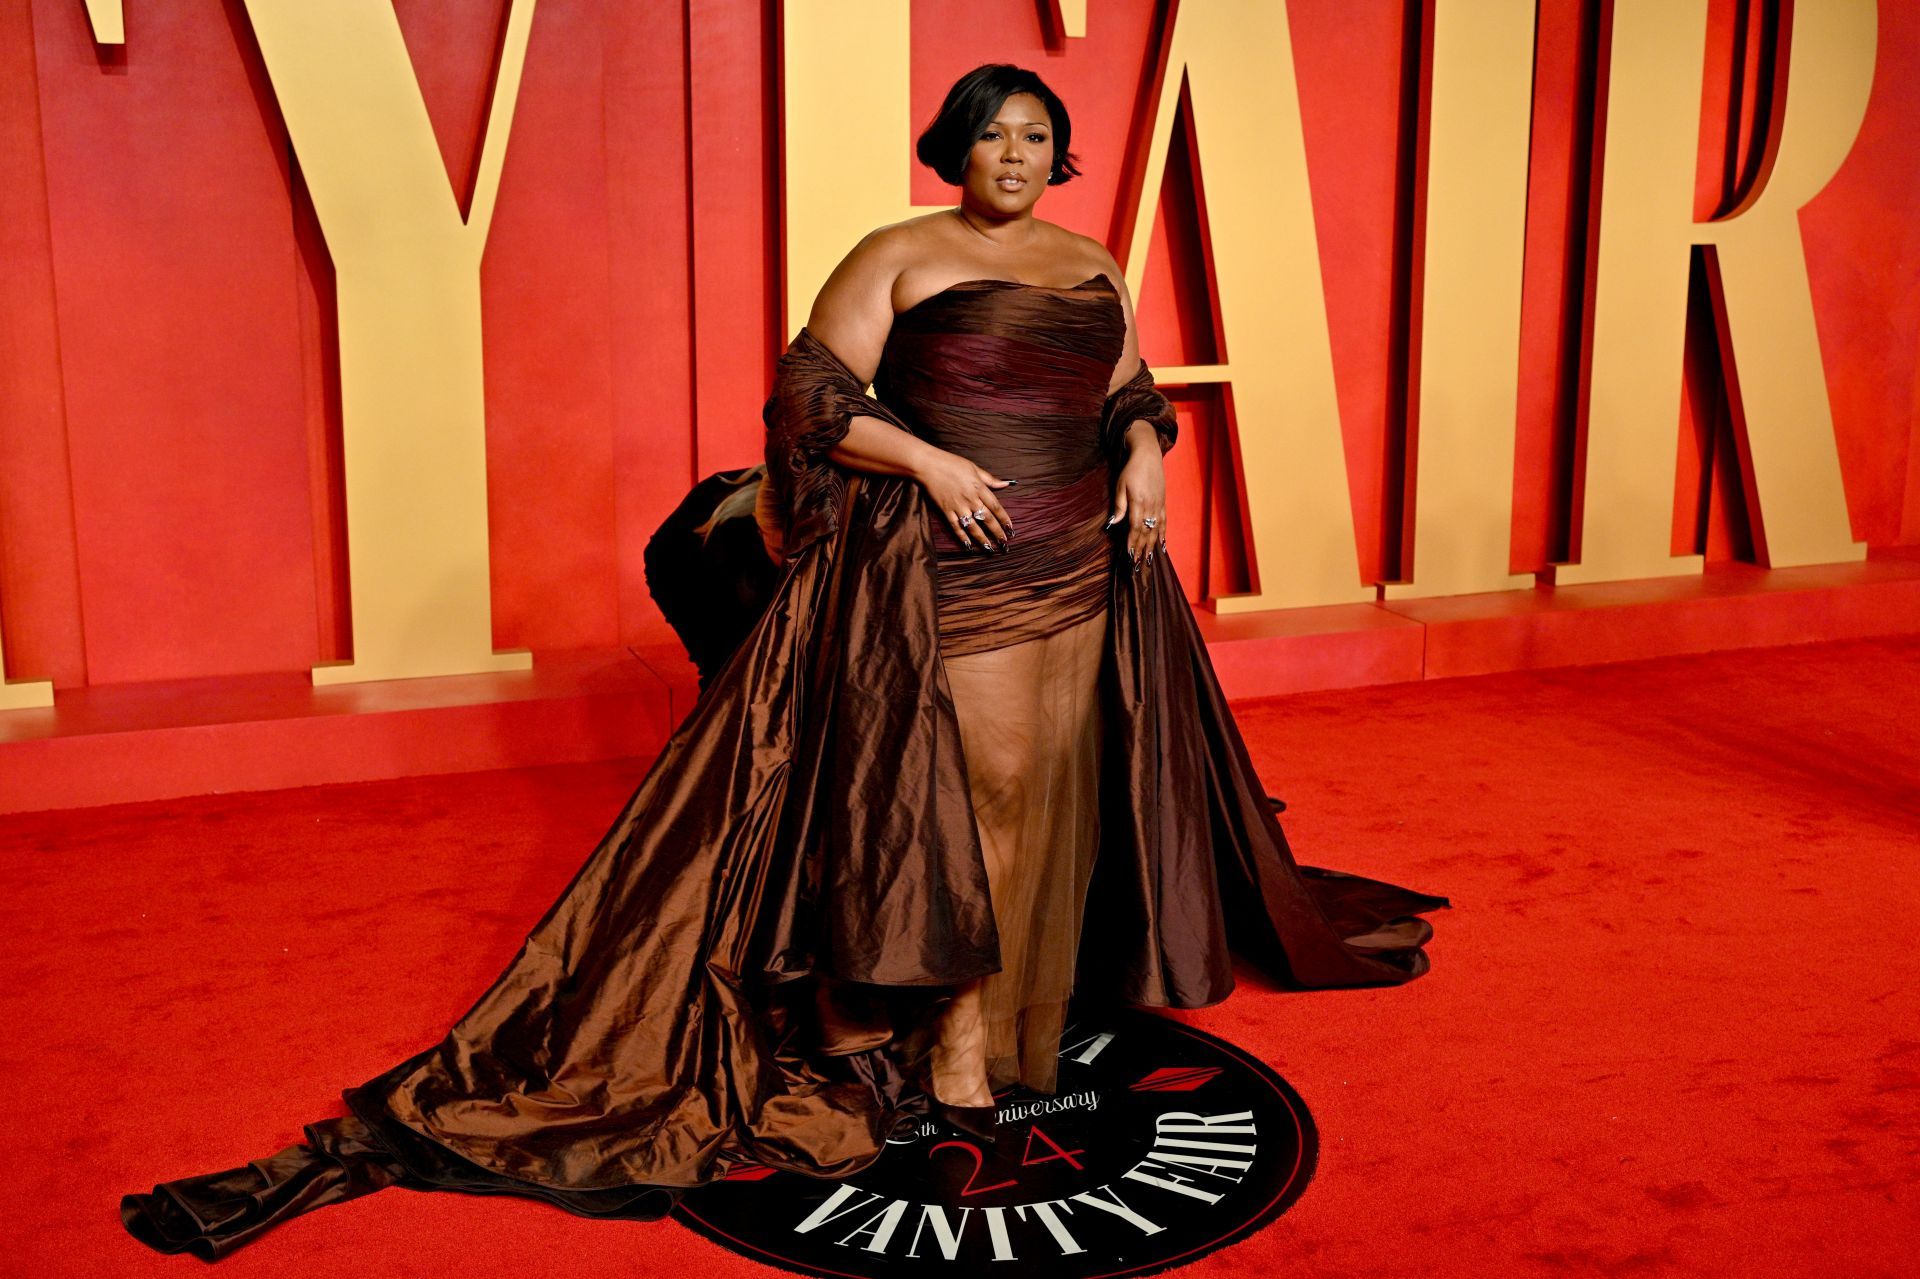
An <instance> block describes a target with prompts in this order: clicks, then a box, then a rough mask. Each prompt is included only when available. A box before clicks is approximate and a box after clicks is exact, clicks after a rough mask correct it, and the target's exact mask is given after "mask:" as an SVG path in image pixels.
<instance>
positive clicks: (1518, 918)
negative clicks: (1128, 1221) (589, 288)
mask: <svg viewBox="0 0 1920 1279" xmlns="http://www.w3.org/2000/svg"><path fill="white" fill-rule="evenodd" d="M1239 714H1240V718H1241V723H1242V726H1243V728H1244V730H1245V732H1246V734H1247V737H1248V739H1249V741H1250V743H1251V744H1252V746H1253V751H1254V755H1255V757H1256V759H1257V760H1258V761H1259V763H1260V766H1261V769H1262V771H1263V774H1264V776H1265V779H1266V781H1267V783H1268V786H1269V789H1270V790H1272V791H1273V793H1275V794H1277V795H1279V796H1281V797H1282V798H1284V799H1286V800H1287V801H1288V803H1289V805H1290V809H1289V811H1288V813H1287V814H1286V818H1285V820H1286V822H1287V826H1288V830H1289V833H1290V834H1291V836H1292V837H1293V839H1294V842H1295V845H1296V848H1297V851H1298V853H1299V855H1300V858H1301V860H1303V861H1307V862H1312V863H1316V864H1319V865H1325V866H1333V867H1338V868H1342V869H1348V870H1354V871H1359V872H1362V873H1367V874H1374V875H1378V876H1382V877H1385V878H1388V879H1394V880H1398V881H1400V882H1404V883H1408V884H1411V885H1412V886H1414V887H1418V888H1422V889H1426V890H1428V891H1432V892H1439V893H1445V894H1448V895H1450V896H1451V897H1452V898H1453V900H1454V908H1453V909H1452V910H1451V911H1443V912H1439V913H1437V914H1435V915H1434V916H1433V917H1432V918H1433V921H1434V924H1435V927H1436V928H1437V930H1438V937H1437V939H1436V940H1435V942H1434V944H1433V945H1432V947H1431V953H1432V955H1433V960H1434V967H1433V971H1432V972H1431V973H1430V974H1429V975H1428V976H1426V977H1424V978H1422V979H1421V980H1419V981H1417V982H1415V983H1413V984H1412V985H1410V986H1406V987H1402V988H1398V989H1386V990H1368V991H1338V992H1317V993H1312V994H1304V995H1302V994H1282V993H1276V992H1272V991H1268V990H1264V989H1262V988H1261V986H1260V983H1259V982H1258V981H1257V979H1255V978H1253V977H1252V976H1250V975H1249V976H1247V977H1246V978H1245V979H1244V980H1243V982H1242V985H1241V987H1240V989H1239V990H1238V991H1237V992H1236V993H1235V994H1234V996H1233V997H1232V998H1231V999H1229V1000H1228V1001H1227V1002H1226V1003H1225V1004H1223V1005H1221V1006H1219V1007H1217V1008H1214V1009H1209V1010H1205V1011H1204V1012H1201V1013H1198V1014H1191V1018H1192V1020H1193V1021H1194V1022H1196V1023H1197V1024H1200V1025H1202V1026H1204V1027H1206V1028H1207V1029H1209V1030H1212V1031H1214V1032H1216V1033H1218V1034H1221V1035H1224V1036H1225V1037H1227V1038H1228V1039H1230V1040H1232V1041H1234V1042H1236V1043H1238V1044H1241V1045H1243V1046H1245V1047H1247V1048H1248V1049H1250V1050H1252V1051H1254V1052H1255V1053H1257V1054H1259V1055H1261V1056H1263V1057H1265V1058H1266V1059H1267V1060H1268V1061H1270V1062H1272V1063H1274V1064H1275V1065H1276V1066H1277V1067H1278V1068H1279V1069H1280V1071H1281V1072H1282V1073H1283V1074H1284V1075H1286V1076H1287V1078H1288V1079H1289V1080H1291V1081H1292V1083H1293V1084H1294V1085H1295V1086H1296V1087H1297V1088H1298V1089H1299V1090H1300V1092H1301V1093H1302V1094H1303V1095H1304V1097H1305V1098H1306V1100H1307V1102H1308V1104H1309V1105H1310V1106H1311V1107H1312V1109H1313V1112H1314V1115H1315V1117H1316V1119H1317V1121H1318V1123H1319V1126H1320V1131H1321V1141H1322V1153H1321V1160H1320V1168H1319V1172H1318V1175H1317V1177H1316V1178H1315V1180H1314V1182H1313V1183H1312V1184H1311V1185H1310V1186H1309V1187H1308V1188H1307V1191H1306V1194H1305V1196H1304V1197H1303V1198H1302V1199H1301V1201H1300V1202H1299V1203H1298V1204H1297V1205H1296V1206H1295V1207H1294V1208H1293V1209H1292V1210H1291V1211H1289V1212H1288V1213H1287V1214H1286V1215H1285V1216H1283V1217H1281V1218H1279V1219H1278V1220H1277V1221H1276V1222H1274V1223H1273V1224H1272V1225H1271V1226H1269V1227H1268V1228H1267V1229H1265V1230H1264V1231H1262V1232H1260V1233H1258V1234H1256V1235H1254V1236H1253V1237H1252V1238H1251V1239H1249V1240H1247V1241H1245V1242H1243V1243H1241V1244H1239V1245H1237V1246H1235V1247H1232V1248H1229V1249H1226V1250H1224V1251H1221V1252H1218V1253H1214V1254H1212V1255H1211V1256H1208V1257H1205V1258H1203V1259H1201V1260H1200V1261H1199V1262H1197V1263H1195V1264H1194V1265H1192V1266H1190V1267H1188V1268H1187V1270H1186V1271H1184V1272H1182V1273H1189V1274H1195V1275H1242V1274H1245V1275H1253V1274H1262V1275H1265V1274H1283V1275H1324V1276H1355V1277H1358V1276H1366V1277H1367V1279H1396V1277H1398V1276H1409V1277H1411V1276H1423V1277H1429V1276H1452V1275H1460V1276H1474V1277H1476V1279H1481V1277H1486V1276H1502V1275H1605V1276H1641V1275H1701V1276H1713V1277H1714V1279H1724V1277H1725V1276H1740V1277H1741V1279H1758V1277H1760V1276H1775V1275H1779V1276H1812V1275H1847V1276H1850V1277H1853V1279H1867V1277H1869V1276H1888V1277H1892V1276H1911V1275H1914V1274H1916V1273H1920V1257H1917V1256H1916V1247H1917V1246H1920V1190H1916V1182H1917V1181H1920V980H1916V979H1920V959H1917V958H1916V955H1917V954H1920V948H1917V947H1916V943H1915V939H1914V936H1913V935H1912V934H1911V933H1910V932H1909V931H1908V929H1909V925H1911V924H1913V923H1914V922H1915V921H1916V920H1920V866H1917V865H1916V861H1917V860H1920V729H1916V724H1920V636H1916V637H1910V638H1902V639H1894V640H1873V641H1853V642H1844V643H1832V644H1818V645H1805V646H1795V647H1787V648H1776V649H1763V650H1745V651H1738V652H1728V653H1719V654H1711V655H1707V656H1700V657H1685V658H1671V659H1661V660H1656V661H1644V662H1634V663H1627V664H1621V665H1614V666H1602V667H1586V668H1578V669H1564V670H1553V671H1544V672H1533V673H1518V674H1506V675H1497V676H1488V677H1480V678H1474V679H1460V680H1444V681H1435V682H1431V683H1428V684H1424V685H1397V686H1390V687H1382V688H1373V689H1366V690H1359V691H1347V692H1338V693H1318V694H1312V695H1307V696H1299V697H1291V698H1284V699H1276V700H1272V701H1266V702H1258V703H1246V704H1243V705H1242V706H1241V707H1240V708H1239ZM640 771H641V768H640V765H639V764H638V763H637V762H632V761H629V762H626V763H619V764H609V765H596V766H567V767H555V768H546V769H533V770H525V771H514V772H499V773H484V774H471V775H465V776H452V777H440V778H427V779H416V780H408V781H398V782H379V783H371V784H364V785H343V786H323V787H314V788H310V789H302V790H292V791H282V792H277V793H273V794H249V795H236V796H211V797H206V798H201V799H194V800H186V801H167V802H163V803H147V804H129V805H124V806H119V807H115V808H106V809H94V810H86V811H76V812H71V813H43V814H32V815H27V816H21V817H10V818H5V819H0V849H4V854H3V856H0V860H3V865H4V871H5V876H6V880H5V882H6V885H7V892H6V893H5V895H4V899H0V911H4V916H5V917H4V921H3V923H0V936H4V938H5V946H6V970H7V978H8V980H6V981H5V983H4V986H3V987H0V1027H4V1046H0V1059H3V1060H4V1063H5V1071H6V1076H5V1077H6V1080H7V1083H8V1096H9V1097H10V1099H11V1100H10V1102H9V1104H8V1111H9V1113H8V1114H7V1115H6V1117H5V1120H4V1130H5V1132H6V1137H5V1139H4V1141H5V1146H4V1148H5V1150H6V1152H7V1153H6V1158H7V1162H8V1164H9V1166H11V1167H12V1168H13V1169H14V1172H15V1174H16V1176H15V1179H14V1182H13V1185H14V1189H15V1191H17V1192H18V1194H17V1196H16V1199H15V1201H14V1204H13V1206H12V1208H10V1209H8V1210H7V1211H6V1212H5V1214H4V1217H5V1224H4V1226H0V1231H4V1238H0V1243H3V1244H4V1249H5V1251H4V1252H3V1253H0V1272H4V1273H6V1274H18V1275H23V1276H25V1275H31V1276H41V1275H67V1274H71V1275H85V1276H111V1275H147V1274H156V1275H165V1274H172V1275H183V1274H189V1273H199V1272H200V1271H201V1269H202V1265H203V1263H201V1262H199V1261H197V1260H194V1259H192V1258H189V1257H171V1258H168V1257H159V1256H156V1255H153V1254H150V1253H148V1252H146V1251H145V1250H144V1249H143V1248H141V1247H140V1246H139V1245H138V1244H136V1243H134V1242H133V1240H132V1239H131V1238H129V1237H128V1236H126V1235H125V1234H124V1233H123V1232H122V1230H121V1228H120V1224H119V1220H118V1217H117V1205H118V1200H119V1196H120V1194H121V1193H122V1192H124V1191H131V1190H145V1189H147V1188H149V1187H150V1186H151V1185H152V1184H153V1183H154V1182H155V1181H157V1180H161V1179H166V1178H172V1177H178V1176H183V1175H186V1174H190V1173H198V1172H206V1171H212V1170H214V1169H218V1168H224V1167H230V1166H233V1165H235V1164H238V1163H242V1162H244V1161H246V1160H248V1159H251V1158H255V1157H259V1156H264V1155H267V1154H270V1153H272V1152H273V1151H275V1150H277V1149H279V1148H280V1147H281V1146H283V1145H285V1144H287V1143H288V1142H290V1141H292V1140H294V1139H295V1138H296V1137H297V1135H298V1131H299V1126H300V1125H301V1124H302V1123H303V1122H306V1121H308V1120H311V1119H315V1118H319V1117H321V1116H324V1115H329V1114H336V1113H339V1102H338V1095H339V1090H340V1088H341V1087H342V1086H343V1085H347V1084H353V1083H358V1082H360V1081H361V1080H364V1079H366V1078H368V1077H370V1076H372V1075H373V1074H375V1073H377V1072H378V1071H380V1070H382V1069H384V1068H386V1067H387V1066H389V1065H391V1064H393V1063H394V1062H395V1061H398V1060H399V1059H400V1058H402V1057H404V1056H407V1055H409V1054H411V1053H412V1052H414V1051H416V1050H417V1049H419V1048H421V1047H424V1046H425V1045H426V1044H428V1043H430V1042H432V1041H433V1040H435V1039H437V1038H438V1037H439V1035H440V1033H441V1032H442V1031H443V1030H444V1028H445V1027H446V1025H447V1024H448V1023H450V1022H451V1021H452V1020H453V1019H454V1018H456V1017H457V1016H458V1015H459V1014H460V1013H461V1012H463V1011H464V1010H465V1009H466V1007H467V1005H468V1004H469V1003H470V1002H471V1001H472V999H473V998H474V997H475V996H476V995H477V994H478V993H479V992H480V991H481V990H482V989H484V987H485V986H486V984H487V983H488V981H489V980H490V979H491V978H492V977H493V975H494V974H495V973H496V972H497V971H498V969H499V968H500V966H501V965H502V964H504V963H505V962H506V960H507V959H508V958H510V957H511V955H512V954H513V952H514V950H515V949H516V947H517V946H518V944H519V942H520V940H521V938H522V936H523V935H524V933H525V931H526V929H527V928H528V927H529V926H531V924H532V923H533V922H534V920H535V919H536V918H537V917H538V916H539V914H540V913H541V912H542V911H543V910H544V908H545V907H546V905H547V903H548V902H549V900H550V899H551V898H552V897H553V896H554V895H555V894H556V893H557V892H558V891H559V890H560V889H561V888H562V887H563V886H564V885H565V884H566V882H567V880H568V879H569V878H570V877H571V875H572V873H573V871H574V869H575V867H576V865H577V863H578V862H579V860H580V859H581V858H582V857H583V856H584V855H585V853H586V852H587V851H588V850H589V849H590V848H591V847H592V845H593V844H594V842H595V841H596V840H597V839H598V838H599V837H600V835H601V834H602V832H603V831H604V829H605V827H606V825H607V823H608V822H609V821H610V820H611V819H612V816H613V815H614V813H615V812H616V810H617V809H618V808H619V806H620V803H621V801H622V800H623V799H624V798H625V797H626V795H627V793H628V792H629V791H630V789H631V788H632V786H633V785H634V783H635V782H636V781H637V780H638V777H639V774H640ZM217 1273H220V1274H222V1275H228V1276H232V1277H233V1279H246V1277H249V1276H269V1275H271V1276H310V1275H337V1276H350V1277H352V1279H373V1277H374V1276H387V1275H393V1276H407V1277H409V1279H419V1277H436V1276H443V1275H473V1276H483V1277H491V1276H508V1275H513V1276H548V1275H552V1276H566V1277H567V1279H591V1277H593V1276H602V1275H605V1276H619V1277H620V1279H636V1277H638V1276H647V1275H669V1274H670V1275H673V1276H676V1279H700V1277H702V1276H709V1275H750V1274H771V1273H774V1272H772V1271H770V1270H768V1269H766V1268H764V1267H761V1266H758V1265H756V1264H754V1263H751V1262H747V1261H744V1260H741V1259H737V1258H735V1257H733V1256H731V1255H730V1254H728V1253H725V1252H723V1251H721V1250H720V1249H719V1248H717V1247H715V1246H714V1245H712V1244H710V1243H708V1242H706V1241H705V1240H704V1239H702V1238H699V1237H698V1236H695V1235H693V1234H692V1233H690V1232H689V1231H687V1230H685V1229H683V1228H681V1227H680V1226H679V1225H677V1224H674V1223H672V1222H660V1223H630V1222H593V1221H585V1220H580V1219H577V1218H574V1217H570V1216H567V1215H566V1214H564V1213H562V1212H560V1211H558V1210H556V1209H553V1208H548V1207H545V1206H542V1205H538V1204H534V1203H527V1202H514V1201H504V1200H499V1199H482V1198H472V1197H466V1196H459V1195H450V1194H421V1193H411V1192H405V1191H398V1190H395V1191H388V1192H386V1193H383V1194H378V1195H374V1196H371V1197H369V1198H366V1199H362V1200H358V1201H355V1202H352V1203H348V1204H345V1205H341V1206H338V1207H334V1208H328V1209H325V1210H323V1211H320V1212H318V1213H315V1214H313V1215H310V1216H307V1217H304V1218H301V1219H299V1220H296V1221H294V1222H291V1223H289V1224H288V1225H286V1226H285V1227H283V1228H281V1229H280V1230H278V1231H276V1232H274V1233H272V1234H269V1235H268V1236H266V1237H264V1238H263V1239H261V1240H260V1241H259V1242H257V1243H255V1244H253V1245H252V1246H250V1247H248V1248H245V1249H242V1250H241V1251H240V1252H239V1253H237V1254H235V1255H234V1256H233V1257H232V1258H230V1259H228V1260H226V1261H223V1262H221V1263H219V1267H218V1271H217Z"/></svg>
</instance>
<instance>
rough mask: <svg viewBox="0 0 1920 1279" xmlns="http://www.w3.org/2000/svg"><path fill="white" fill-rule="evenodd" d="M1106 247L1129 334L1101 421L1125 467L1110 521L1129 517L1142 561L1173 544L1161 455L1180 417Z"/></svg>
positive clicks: (1133, 553)
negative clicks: (1143, 346) (1153, 367)
mask: <svg viewBox="0 0 1920 1279" xmlns="http://www.w3.org/2000/svg"><path fill="white" fill-rule="evenodd" d="M1101 253H1102V255H1103V256H1104V258H1105V262H1104V268H1105V270H1106V271H1107V278H1108V279H1110V280H1111V281H1113V284H1114V288H1115V291H1116V292H1118V293H1119V295H1120V306H1121V310H1122V311H1123V312H1124V313H1125V316H1126V340H1125V342H1124V343H1123V344H1122V346H1121V351H1120V359H1119V361H1118V362H1117V363H1116V364H1115V365H1114V375H1113V380H1112V381H1111V382H1110V383H1109V384H1108V387H1107V402H1106V407H1105V410H1104V413H1103V420H1102V423H1101V429H1102V432H1103V438H1104V439H1105V440H1106V441H1107V452H1108V455H1109V459H1110V460H1111V461H1113V462H1115V463H1117V464H1118V468H1119V472H1118V475H1117V476H1116V478H1115V480H1114V486H1113V504H1112V507H1111V508H1110V510H1109V512H1108V516H1107V524H1108V526H1109V527H1111V526H1113V525H1115V524H1119V523H1121V521H1125V522H1126V535H1127V555H1128V557H1129V558H1130V559H1131V560H1132V561H1133V563H1134V565H1135V566H1136V567H1138V566H1139V565H1140V564H1142V563H1144V562H1151V561H1152V559H1153V555H1154V552H1155V551H1158V550H1161V549H1162V548H1164V547H1165V546H1166V544H1167V476H1166V470H1165V468H1164V467H1163V466H1162V464H1161V461H1160V458H1161V455H1162V454H1164V453H1165V452H1166V451H1167V450H1168V449H1170V448H1172V447H1173V442H1174V439H1175V436H1176V433H1177V432H1176V423H1175V420H1174V415H1173V405H1172V404H1171V403H1170V402H1169V401H1168V400H1167V397H1166V396H1164V395H1162V394H1161V393H1160V392H1159V391H1158V390H1156V389H1155V388H1154V385H1153V374H1152V373H1151V372H1149V371H1148V369H1147V365H1146V361H1144V360H1142V359H1141V358H1140V339H1139V335H1138V333H1137V332H1136V331H1135V328H1134V322H1133V298H1132V296H1131V294H1129V292H1128V291H1127V282H1126V277H1125V276H1123V275H1122V274H1121V272H1120V267H1119V264H1118V263H1115V262H1114V261H1113V258H1112V257H1111V255H1106V253H1105V250H1104V249H1102V250H1101Z"/></svg>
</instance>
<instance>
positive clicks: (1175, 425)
mask: <svg viewBox="0 0 1920 1279" xmlns="http://www.w3.org/2000/svg"><path fill="white" fill-rule="evenodd" d="M1141 421H1144V422H1148V423H1150V424H1151V425H1152V426H1153V430H1154V433H1155V434H1156V435H1158V436H1159V437H1160V452H1161V454H1162V455H1164V454H1166V453H1167V452H1169V451H1170V450H1171V449H1172V448H1173V445H1174V442H1175V440H1177V439H1178V438H1179V435H1180V419H1179V418H1178V417H1177V416H1175V414H1174V411H1173V401H1171V400H1169V399H1168V398H1167V397H1166V395H1165V394H1164V393H1163V392H1162V391H1161V390H1160V389H1159V387H1157V386H1156V385H1154V381H1153V370H1151V369H1149V368H1148V367H1147V362H1146V361H1145V360H1144V359H1143V360H1141V361H1140V367H1139V368H1137V369H1135V370H1134V371H1133V376H1132V377H1130V378H1128V379H1127V380H1126V382H1125V383H1124V384H1122V385H1121V386H1120V387H1119V388H1118V389H1117V390H1115V391H1114V392H1113V393H1112V394H1110V395H1108V396H1107V400H1106V403H1105V404H1103V405H1102V406H1101V408H1100V450H1101V452H1102V453H1103V454H1104V455H1105V456H1106V459H1107V464H1108V465H1109V466H1112V467H1115V468H1118V467H1119V466H1120V465H1121V464H1122V463H1124V462H1125V461H1126V460H1127V429H1128V428H1129V427H1131V426H1132V425H1133V424H1134V423H1135V422H1141Z"/></svg>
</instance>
